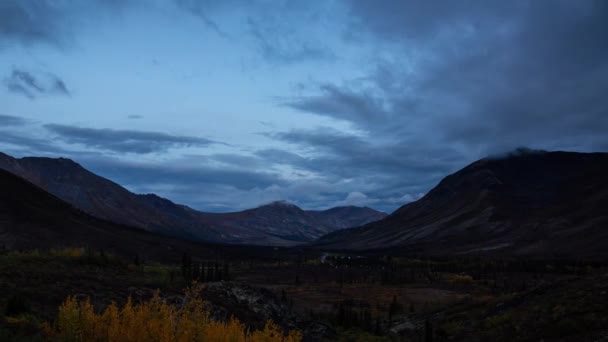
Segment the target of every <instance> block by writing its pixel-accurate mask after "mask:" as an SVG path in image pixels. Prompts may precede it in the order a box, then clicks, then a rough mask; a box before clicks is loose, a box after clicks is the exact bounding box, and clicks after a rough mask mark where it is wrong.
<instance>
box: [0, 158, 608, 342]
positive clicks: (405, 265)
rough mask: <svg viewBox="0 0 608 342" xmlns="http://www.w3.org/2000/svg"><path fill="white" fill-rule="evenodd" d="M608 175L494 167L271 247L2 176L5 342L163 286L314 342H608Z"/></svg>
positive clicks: (217, 312)
mask: <svg viewBox="0 0 608 342" xmlns="http://www.w3.org/2000/svg"><path fill="white" fill-rule="evenodd" d="M51 161H53V160H51ZM60 162H61V163H65V162H66V161H65V160H61V161H60ZM607 171H608V156H607V155H606V154H579V153H564V152H555V153H538V152H534V153H531V152H526V153H518V154H514V155H510V156H506V157H504V158H494V159H484V160H480V161H478V162H475V163H473V164H471V165H470V166H468V167H466V168H464V169H463V170H461V171H459V172H456V173H455V174H453V175H450V176H448V177H446V178H445V179H444V180H443V181H441V182H440V184H439V185H438V186H437V187H436V188H434V189H433V190H432V191H431V192H429V194H427V195H426V196H425V197H424V198H422V199H421V200H419V201H417V202H414V203H411V204H408V205H405V206H404V207H402V208H401V209H399V210H397V211H396V212H395V213H394V214H392V215H390V216H389V217H387V218H386V219H384V220H381V221H379V222H377V223H372V224H368V225H366V226H363V227H360V228H354V229H347V230H344V231H342V232H339V233H332V234H330V235H328V236H326V237H324V238H322V239H321V240H320V241H319V242H318V244H316V245H309V246H296V247H263V246H252V245H220V244H210V243H200V242H193V241H188V240H182V239H178V238H169V237H167V236H163V235H158V234H155V233H152V232H149V231H146V230H143V229H140V228H134V227H130V226H127V225H119V224H115V223H113V222H110V221H106V220H102V219H99V218H95V217H93V216H91V215H89V214H88V213H85V212H84V211H82V210H80V209H77V208H75V207H73V206H72V205H71V204H69V203H67V202H65V201H63V200H62V199H60V198H58V197H56V196H55V195H52V194H50V193H48V192H46V191H45V190H43V189H42V188H39V187H38V186H37V185H34V184H32V183H30V182H29V181H27V180H25V179H22V178H20V177H18V176H15V175H14V174H12V173H10V172H6V171H3V170H0V188H2V190H3V191H2V192H0V239H1V241H2V244H1V245H0V288H2V289H3V291H2V293H1V294H0V308H4V316H2V317H1V318H0V340H2V341H4V340H6V341H13V340H14V341H24V340H25V341H30V340H41V339H42V335H41V332H40V331H41V330H40V325H41V324H42V322H45V321H51V322H52V321H53V320H54V319H55V317H56V315H57V308H58V306H59V305H60V304H61V303H62V302H63V300H65V298H66V297H67V296H68V295H76V296H77V297H78V298H87V297H88V298H91V300H92V302H93V304H94V306H95V308H96V310H102V309H103V308H105V307H106V306H107V305H108V304H109V303H110V302H112V301H118V302H119V303H124V302H125V301H126V299H127V298H128V297H129V296H130V297H131V298H132V299H133V300H134V301H135V302H139V301H143V300H147V299H149V298H151V297H152V296H153V294H154V291H155V290H157V289H158V290H160V293H161V296H162V298H164V299H165V300H167V301H168V302H169V303H175V304H176V305H179V303H181V302H183V300H184V296H183V289H184V288H186V287H187V286H189V284H191V283H192V281H196V282H198V283H202V284H204V285H205V292H204V296H205V299H206V300H207V301H208V302H209V311H210V314H211V316H212V318H214V319H218V320H225V319H228V318H229V317H230V316H232V315H234V316H236V317H237V318H238V319H240V320H241V321H242V322H243V323H244V324H245V325H246V326H248V327H250V328H252V329H259V328H261V327H262V326H263V324H264V322H265V321H266V320H268V319H272V320H273V321H275V322H277V323H278V324H279V325H280V326H281V327H282V328H283V329H297V330H300V331H302V332H303V334H304V339H305V340H306V341H335V340H338V341H505V342H506V341H515V340H516V341H540V340H544V341H564V342H566V341H606V340H608V320H607V319H608V258H607V255H606V252H605V250H604V249H602V248H601V247H603V246H607V245H608V240H606V236H607V235H606V222H607V219H606V218H607V216H608V210H607V208H608V207H607V201H606V198H607V191H606V189H608V187H607V178H606V174H608V172H607ZM56 178H61V175H57V176H56ZM62 188H63V189H65V187H62ZM134 196H135V195H134ZM331 211H333V212H331V213H330V215H327V216H325V212H311V211H303V210H301V209H299V208H297V207H295V206H293V205H291V204H289V203H285V202H278V203H273V204H271V205H268V206H262V207H260V208H257V209H253V210H252V212H249V211H245V212H243V213H234V214H230V215H232V216H233V217H230V220H233V222H239V221H242V223H241V224H243V225H247V224H249V227H252V228H251V229H254V227H255V225H254V224H253V223H250V222H247V218H248V217H254V216H256V215H259V216H260V217H258V218H257V219H256V220H255V222H265V221H264V220H270V222H273V221H274V219H273V218H272V215H279V217H284V216H289V217H295V218H297V219H296V220H308V219H309V217H313V218H312V219H314V220H318V221H323V220H332V218H333V217H336V216H338V217H341V220H343V221H341V222H348V219H349V218H350V217H352V216H355V217H356V213H357V212H359V210H358V209H349V208H340V209H332V210H331ZM277 213H278V214H277ZM222 215H228V214H222ZM357 219H358V218H357ZM335 222H337V221H333V223H329V224H336V223H335ZM351 222H354V221H351ZM256 224H257V223H256ZM260 224H263V223H260ZM345 224H350V223H345ZM269 236H272V235H269ZM497 246H498V247H497Z"/></svg>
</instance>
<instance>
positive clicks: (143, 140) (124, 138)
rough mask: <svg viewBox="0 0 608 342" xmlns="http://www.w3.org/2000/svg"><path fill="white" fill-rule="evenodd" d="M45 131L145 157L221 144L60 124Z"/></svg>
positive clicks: (100, 147) (155, 133)
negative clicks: (170, 150)
mask: <svg viewBox="0 0 608 342" xmlns="http://www.w3.org/2000/svg"><path fill="white" fill-rule="evenodd" d="M44 127H45V128H46V129H48V130H49V131H51V132H52V133H54V134H57V135H58V136H59V138H61V139H62V140H64V141H65V142H67V143H69V144H81V145H84V146H87V147H93V148H99V149H102V150H108V151H114V152H130V153H139V154H145V153H153V152H163V151H166V150H168V149H169V148H172V147H184V146H186V147H187V146H209V145H212V144H219V143H218V142H216V141H213V140H209V139H205V138H200V137H189V136H176V135H170V134H167V133H162V132H145V131H132V130H115V129H108V128H105V129H96V128H84V127H77V126H66V125H57V124H47V125H44Z"/></svg>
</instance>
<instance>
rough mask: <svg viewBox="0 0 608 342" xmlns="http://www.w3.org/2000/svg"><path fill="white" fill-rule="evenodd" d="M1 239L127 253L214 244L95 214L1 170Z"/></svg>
mask: <svg viewBox="0 0 608 342" xmlns="http://www.w3.org/2000/svg"><path fill="white" fill-rule="evenodd" d="M0 188H1V189H2V191H0V241H1V243H2V246H3V248H8V249H11V250H21V249H24V250H32V249H43V250H46V249H50V248H57V247H88V248H91V249H92V250H95V251H100V250H104V251H108V252H112V253H116V254H119V255H123V256H135V255H136V254H137V255H140V256H141V257H142V258H153V259H155V260H179V259H180V258H181V256H182V253H185V252H188V253H191V254H192V255H195V256H199V257H210V256H213V255H214V253H215V249H216V247H214V246H211V245H203V244H200V243H195V242H189V241H184V240H179V239H172V238H167V237H164V236H160V235H156V234H152V233H149V232H146V231H144V230H140V229H136V228H132V227H128V226H124V225H117V224H114V223H111V222H108V221H104V220H100V219H97V218H95V217H92V216H90V215H88V214H86V213H84V212H83V211H81V210H79V209H76V208H74V207H72V206H71V205H70V204H68V203H66V202H64V201H62V200H60V199H59V198H57V197H55V196H53V195H51V194H49V193H47V192H46V191H44V190H42V189H40V188H39V187H37V186H35V185H34V184H31V183H29V182H28V181H26V180H24V179H22V178H20V177H17V176H15V175H13V174H11V173H9V172H6V171H4V170H0Z"/></svg>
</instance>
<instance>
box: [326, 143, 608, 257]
mask: <svg viewBox="0 0 608 342" xmlns="http://www.w3.org/2000/svg"><path fill="white" fill-rule="evenodd" d="M316 244H317V245H318V246H321V247H323V248H330V249H355V250H364V249H366V250H369V249H384V248H392V249H394V250H397V251H400V252H401V253H405V254H419V255H437V256H439V255H452V256H453V255H489V254H492V255H508V256H538V257H546V258H549V257H556V258H560V257H576V258H579V257H580V258H586V257H589V258H598V257H602V258H605V257H608V154H607V153H571V152H542V151H519V152H518V153H512V154H509V155H507V156H504V157H501V158H485V159H482V160H479V161H477V162H474V163H472V164H471V165H469V166H467V167H465V168H464V169H462V170H460V171H458V172H456V173H454V174H452V175H449V176H447V177H445V178H444V179H443V180H442V181H441V182H440V183H439V184H438V185H437V186H436V187H435V188H433V189H432V190H431V191H430V192H429V193H428V194H427V195H426V196H424V197H423V198H421V199H420V200H418V201H416V202H412V203H409V204H406V205H404V206H402V207H401V208H399V209H398V210H396V211H395V212H394V213H393V214H391V215H389V216H387V217H386V218H385V219H382V220H380V221H377V222H373V223H370V224H367V225H364V226H362V227H358V228H353V229H347V230H342V231H338V232H334V233H331V234H328V235H326V236H324V237H322V238H321V239H320V240H319V241H318V242H317V243H316Z"/></svg>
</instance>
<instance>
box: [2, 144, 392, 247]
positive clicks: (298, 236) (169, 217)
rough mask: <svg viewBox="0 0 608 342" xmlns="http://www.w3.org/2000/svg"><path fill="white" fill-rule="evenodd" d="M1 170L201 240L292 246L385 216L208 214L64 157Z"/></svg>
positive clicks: (272, 210)
mask: <svg viewBox="0 0 608 342" xmlns="http://www.w3.org/2000/svg"><path fill="white" fill-rule="evenodd" d="M0 169H4V170H6V171H9V172H11V173H13V174H15V175H18V176H20V177H22V178H24V179H26V180H28V181H29V182H31V183H33V184H35V185H37V186H39V187H40V188H42V189H44V190H46V191H48V192H49V193H51V194H53V195H55V196H56V197H58V198H60V199H62V200H64V201H66V202H68V203H70V204H71V205H72V206H74V207H76V208H78V209H80V210H82V211H84V212H86V213H88V214H90V215H92V216H95V217H97V218H100V219H103V220H107V221H110V222H113V223H117V224H121V225H126V226H132V227H136V228H141V229H144V230H147V231H150V232H154V233H160V234H163V235H168V236H173V237H179V238H185V239H190V240H196V241H205V242H215V243H233V244H255V245H275V246H289V245H296V244H302V243H306V242H311V241H313V240H315V239H317V238H319V237H321V236H323V235H325V234H327V233H330V232H333V231H336V230H339V229H344V228H349V227H355V226H360V225H363V224H366V223H369V222H371V221H375V220H378V219H381V218H384V217H385V216H386V214H385V213H382V212H379V211H376V210H374V209H371V208H367V207H354V206H350V207H336V208H331V209H329V210H324V211H306V210H302V209H301V208H299V207H297V206H296V205H294V204H291V203H288V202H284V201H278V202H272V203H269V204H266V205H263V206H260V207H257V208H253V209H249V210H244V211H240V212H234V213H207V212H201V211H197V210H194V209H192V208H189V207H187V206H184V205H179V204H176V203H173V202H171V201H170V200H168V199H165V198H162V197H159V196H157V195H154V194H145V195H140V194H134V193H132V192H130V191H129V190H127V189H125V188H124V187H122V186H120V185H119V184H117V183H114V182H112V181H110V180H108V179H106V178H103V177H101V176H98V175H96V174H94V173H92V172H90V171H88V170H86V169H85V168H83V167H82V166H81V165H79V164H78V163H76V162H74V161H72V160H70V159H65V158H41V157H26V158H13V157H11V156H9V155H6V154H2V153H0Z"/></svg>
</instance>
